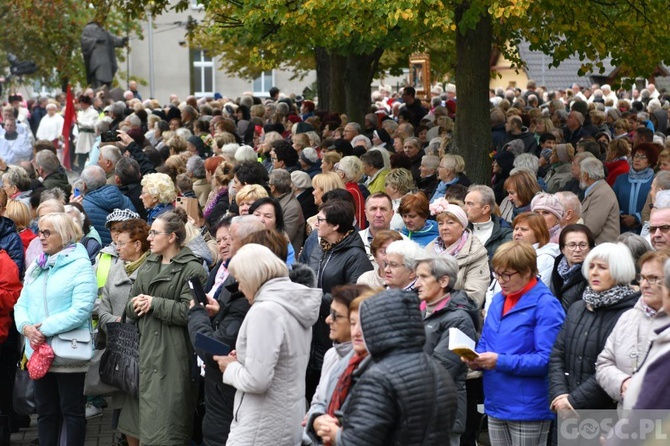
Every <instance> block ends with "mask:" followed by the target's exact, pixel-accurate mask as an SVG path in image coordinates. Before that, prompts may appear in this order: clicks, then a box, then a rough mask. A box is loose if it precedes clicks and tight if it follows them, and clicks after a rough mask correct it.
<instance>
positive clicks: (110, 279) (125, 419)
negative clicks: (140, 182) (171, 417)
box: [97, 218, 149, 446]
mask: <svg viewBox="0 0 670 446" xmlns="http://www.w3.org/2000/svg"><path fill="white" fill-rule="evenodd" d="M148 235H149V225H148V224H147V223H146V222H145V221H144V220H140V219H139V218H134V219H130V220H126V221H124V222H121V223H119V225H118V226H117V236H116V247H117V250H118V251H117V252H118V255H119V260H120V261H119V262H116V263H114V264H113V265H112V267H111V269H110V271H109V274H108V276H107V282H106V283H105V286H104V287H103V288H102V298H101V300H100V306H99V308H98V317H99V325H98V327H99V329H100V331H99V333H98V337H97V344H98V345H102V346H104V345H105V337H106V333H107V323H109V322H120V321H121V316H122V315H123V312H124V310H125V308H126V304H127V303H128V295H129V293H130V289H131V288H132V285H133V282H135V279H137V273H138V270H139V268H140V267H141V266H142V265H143V264H144V262H145V261H146V259H147V256H148V251H149V241H148V240H147V238H148ZM126 399H130V400H132V399H133V397H132V396H130V395H123V394H117V395H114V398H113V402H114V407H115V409H118V410H119V412H120V409H121V407H123V406H124V405H125V404H124V400H126ZM125 406H126V410H125V411H124V412H123V413H122V414H121V416H120V418H119V427H118V429H119V431H120V432H121V433H123V434H124V435H125V436H126V439H127V441H128V444H129V445H130V446H137V445H139V440H138V439H139V424H138V421H139V420H138V416H139V414H138V412H137V409H138V402H137V401H136V400H135V401H133V403H132V404H127V405H125Z"/></svg>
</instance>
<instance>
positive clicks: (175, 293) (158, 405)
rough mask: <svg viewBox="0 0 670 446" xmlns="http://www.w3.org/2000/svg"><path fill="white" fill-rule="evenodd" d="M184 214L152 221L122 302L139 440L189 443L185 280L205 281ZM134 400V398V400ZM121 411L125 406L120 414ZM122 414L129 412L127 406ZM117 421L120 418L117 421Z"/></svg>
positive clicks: (191, 399) (193, 389) (191, 393)
mask: <svg viewBox="0 0 670 446" xmlns="http://www.w3.org/2000/svg"><path fill="white" fill-rule="evenodd" d="M186 220H187V217H186V213H185V212H183V211H182V210H181V209H178V210H177V212H166V213H164V214H162V215H160V216H159V217H157V218H156V220H155V221H154V222H153V224H152V225H151V230H150V231H149V237H148V240H149V243H150V249H151V255H149V257H148V258H147V260H146V262H145V263H144V265H142V266H141V267H140V269H139V271H138V274H137V279H136V280H135V283H134V284H133V288H132V290H131V293H130V296H131V298H130V300H129V301H128V304H127V306H126V313H127V315H128V317H129V318H131V319H135V320H137V323H138V327H139V330H140V395H139V396H140V397H139V426H140V432H139V437H140V443H141V444H142V445H143V446H149V445H160V446H169V445H189V444H190V441H191V431H192V428H193V413H194V409H195V403H196V397H197V394H198V392H197V385H196V382H195V380H194V376H193V375H192V371H193V370H194V355H193V347H192V345H191V342H190V340H189V337H188V327H187V323H188V308H189V302H190V300H191V293H190V291H189V287H188V284H187V282H186V281H187V280H188V279H189V278H191V277H193V276H198V277H199V278H200V281H201V282H202V283H205V281H206V279H207V276H206V274H205V270H204V268H203V266H202V263H200V262H199V260H198V259H197V258H196V256H195V255H194V254H193V253H192V252H191V250H190V249H188V248H186V247H184V246H183V244H184V240H185V238H186V230H185V227H184V225H185V223H186ZM135 404H137V401H135ZM125 410H126V407H125V406H124V408H123V410H122V411H121V413H122V414H123V411H125ZM127 413H132V409H131V410H130V411H128V412H127ZM120 423H121V420H120Z"/></svg>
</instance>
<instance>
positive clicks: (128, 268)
mask: <svg viewBox="0 0 670 446" xmlns="http://www.w3.org/2000/svg"><path fill="white" fill-rule="evenodd" d="M148 255H149V251H147V252H145V253H144V254H142V256H141V257H140V258H139V259H137V260H135V261H133V262H128V263H126V264H125V265H124V268H125V269H126V274H128V276H129V277H130V275H131V274H132V273H134V272H135V270H136V269H137V268H139V267H140V266H142V265H143V264H144V261H145V260H146V259H147V256H148Z"/></svg>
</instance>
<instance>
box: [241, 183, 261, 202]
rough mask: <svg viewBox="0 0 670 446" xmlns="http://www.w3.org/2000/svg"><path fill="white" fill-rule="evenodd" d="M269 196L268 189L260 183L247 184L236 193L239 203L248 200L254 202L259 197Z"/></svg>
mask: <svg viewBox="0 0 670 446" xmlns="http://www.w3.org/2000/svg"><path fill="white" fill-rule="evenodd" d="M267 196H268V191H266V190H265V188H264V187H263V186H261V185H260V184H247V185H246V186H244V187H243V188H242V189H240V191H239V192H238V193H237V195H235V202H236V203H237V204H240V203H245V202H248V201H251V202H254V201H256V200H258V199H261V198H265V197H267Z"/></svg>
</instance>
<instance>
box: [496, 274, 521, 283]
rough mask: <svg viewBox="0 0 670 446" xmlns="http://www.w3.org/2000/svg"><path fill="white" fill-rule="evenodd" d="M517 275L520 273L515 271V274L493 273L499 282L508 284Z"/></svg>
mask: <svg viewBox="0 0 670 446" xmlns="http://www.w3.org/2000/svg"><path fill="white" fill-rule="evenodd" d="M515 274H519V271H514V272H513V273H496V272H494V273H493V275H494V276H495V278H496V279H498V282H507V281H509V280H510V279H511V278H512V276H514V275H515Z"/></svg>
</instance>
